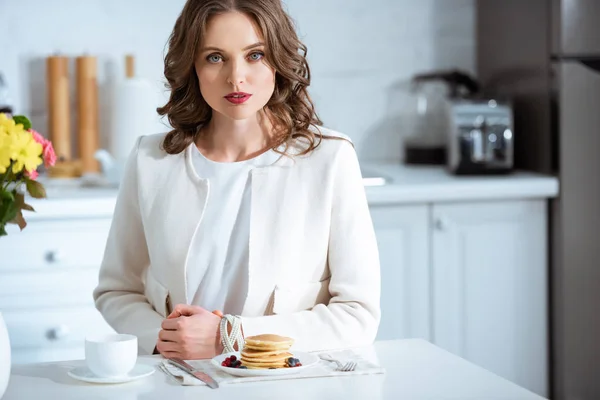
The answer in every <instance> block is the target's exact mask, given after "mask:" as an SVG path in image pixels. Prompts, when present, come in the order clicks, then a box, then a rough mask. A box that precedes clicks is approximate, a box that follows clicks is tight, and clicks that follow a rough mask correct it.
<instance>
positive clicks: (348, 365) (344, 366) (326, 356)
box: [319, 354, 357, 372]
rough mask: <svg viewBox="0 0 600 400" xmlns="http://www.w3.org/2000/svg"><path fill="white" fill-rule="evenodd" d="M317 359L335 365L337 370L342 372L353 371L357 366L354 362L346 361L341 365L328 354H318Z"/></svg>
mask: <svg viewBox="0 0 600 400" xmlns="http://www.w3.org/2000/svg"><path fill="white" fill-rule="evenodd" d="M319 358H320V359H321V360H325V361H330V362H334V363H336V365H337V367H338V370H340V371H343V372H351V371H354V370H355V369H356V366H357V364H356V362H354V361H348V362H347V363H345V364H342V363H341V362H340V361H339V360H336V359H335V358H333V357H331V356H330V355H329V354H319Z"/></svg>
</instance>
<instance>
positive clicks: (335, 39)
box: [0, 0, 475, 161]
mask: <svg viewBox="0 0 600 400" xmlns="http://www.w3.org/2000/svg"><path fill="white" fill-rule="evenodd" d="M474 1H475V0H370V1H365V0H286V3H287V6H288V9H289V11H290V13H291V15H292V17H294V19H295V20H296V22H297V25H298V28H299V33H300V35H301V37H302V38H303V40H304V41H305V43H306V44H307V46H308V48H309V61H310V65H311V68H312V73H313V84H312V89H311V93H312V95H313V97H314V99H315V102H316V104H317V107H318V112H319V115H320V116H321V118H322V119H323V120H324V122H325V125H326V126H328V127H331V128H333V129H337V130H340V131H342V132H344V133H347V134H348V135H350V136H351V137H352V138H353V139H354V141H355V142H356V146H357V149H358V151H359V154H360V156H361V158H362V159H379V160H390V161H398V160H399V159H400V153H401V151H400V140H399V133H400V132H401V129H402V123H401V121H398V119H397V118H394V111H393V109H394V105H395V104H396V103H397V101H396V100H397V97H395V93H396V92H395V91H394V89H393V87H394V85H396V84H398V83H401V82H402V81H405V80H406V79H408V78H409V77H410V76H411V75H412V74H414V73H416V72H421V71H424V70H431V69H437V68H448V67H459V68H463V69H466V70H467V71H471V72H473V71H474V69H475V55H474V51H475V49H474V40H475V37H474V35H475V33H474V7H475V5H474ZM184 2H185V1H184V0H55V1H48V0H0V38H2V40H0V71H1V72H2V73H4V75H5V78H6V79H7V81H8V83H9V84H10V86H11V89H12V95H13V98H14V101H15V104H16V110H17V111H18V112H22V113H28V114H31V115H32V116H33V119H34V122H36V123H37V124H38V126H39V127H40V130H41V131H43V130H44V126H45V123H46V122H45V121H46V120H45V107H46V106H45V103H46V101H45V89H44V85H45V83H44V79H45V77H44V74H45V71H44V58H45V57H46V56H48V55H50V54H52V53H53V52H57V51H58V52H61V53H63V54H67V55H69V56H73V57H75V56H78V55H81V54H83V53H84V52H88V53H89V54H92V55H97V56H98V57H99V66H100V71H99V76H100V78H99V79H100V85H101V89H102V87H103V85H104V84H105V83H106V81H107V79H108V78H107V76H108V77H110V76H112V75H111V74H121V73H122V66H123V56H124V55H125V54H126V53H133V54H135V56H136V58H137V73H138V75H139V76H141V77H144V78H146V79H148V80H150V81H151V82H152V83H153V84H154V85H155V87H156V90H157V92H158V93H161V96H162V97H164V98H166V94H164V88H163V86H162V85H163V77H162V70H163V65H162V57H163V49H164V46H165V43H166V41H167V38H168V35H169V33H170V30H171V28H172V26H173V23H174V22H175V19H176V17H177V15H178V13H179V12H180V10H181V8H182V6H183V4H184ZM23 18H27V21H23V20H22V19H23ZM19 20H20V21H19Z"/></svg>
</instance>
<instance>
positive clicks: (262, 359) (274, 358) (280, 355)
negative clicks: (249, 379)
mask: <svg viewBox="0 0 600 400" xmlns="http://www.w3.org/2000/svg"><path fill="white" fill-rule="evenodd" d="M244 340H245V345H244V348H243V349H242V352H241V361H242V365H243V366H245V367H246V368H249V369H269V368H285V367H287V363H286V360H287V359H288V358H290V357H292V354H291V353H289V352H288V350H289V349H290V347H291V346H292V344H294V339H291V338H289V337H285V336H279V335H270V334H265V335H256V336H250V337H247V338H245V339H244Z"/></svg>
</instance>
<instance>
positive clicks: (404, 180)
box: [26, 163, 559, 220]
mask: <svg viewBox="0 0 600 400" xmlns="http://www.w3.org/2000/svg"><path fill="white" fill-rule="evenodd" d="M362 168H363V174H364V175H365V176H367V175H368V177H369V178H370V179H368V181H369V182H377V180H378V177H385V178H387V183H386V184H384V185H379V186H377V185H375V186H368V185H367V186H366V187H365V190H366V193H367V198H368V200H369V204H371V205H380V204H410V203H431V202H455V201H479V200H506V199H526V198H552V197H555V196H557V195H558V191H559V183H558V179H557V178H555V177H552V176H546V175H540V174H534V173H529V172H515V173H513V174H510V175H502V176H454V175H451V174H448V173H447V172H446V171H445V170H444V169H443V168H441V167H438V166H416V167H414V166H404V165H397V164H376V163H363V164H362ZM373 178H375V179H373ZM42 182H43V183H44V184H45V185H46V187H47V192H48V198H47V199H43V200H35V199H30V200H29V203H30V204H31V205H32V206H33V207H34V208H35V209H36V210H37V211H38V212H37V213H35V214H34V213H27V216H26V219H27V220H30V219H39V218H54V217H67V218H69V217H74V218H76V217H79V216H83V215H85V216H89V214H90V210H93V212H94V214H96V215H98V216H99V217H106V216H110V215H112V212H113V209H114V205H115V201H116V195H117V191H118V190H117V188H116V187H93V186H88V187H85V186H82V185H80V184H79V183H78V182H77V181H72V182H64V181H48V180H42ZM366 182H367V181H366Z"/></svg>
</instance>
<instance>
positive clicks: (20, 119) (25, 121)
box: [13, 115, 31, 131]
mask: <svg viewBox="0 0 600 400" xmlns="http://www.w3.org/2000/svg"><path fill="white" fill-rule="evenodd" d="M13 120H14V121H15V123H16V124H22V125H23V129H25V130H26V131H28V130H29V129H31V121H30V120H29V118H27V117H26V116H24V115H15V116H13Z"/></svg>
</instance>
